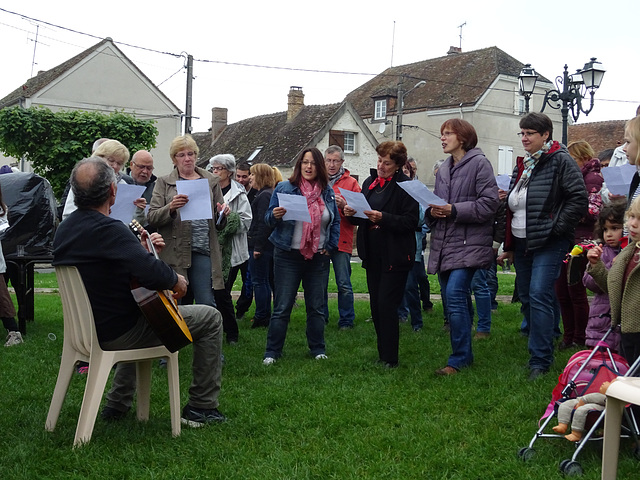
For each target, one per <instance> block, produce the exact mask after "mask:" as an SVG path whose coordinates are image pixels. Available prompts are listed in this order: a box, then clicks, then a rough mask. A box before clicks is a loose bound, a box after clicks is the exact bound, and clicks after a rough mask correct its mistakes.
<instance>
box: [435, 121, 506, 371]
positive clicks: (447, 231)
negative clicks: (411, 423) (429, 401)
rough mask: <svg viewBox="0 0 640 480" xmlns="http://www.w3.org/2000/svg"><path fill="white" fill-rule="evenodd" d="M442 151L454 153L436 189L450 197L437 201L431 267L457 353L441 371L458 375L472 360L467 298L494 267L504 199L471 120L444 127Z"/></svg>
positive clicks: (438, 180)
mask: <svg viewBox="0 0 640 480" xmlns="http://www.w3.org/2000/svg"><path fill="white" fill-rule="evenodd" d="M440 140H441V141H442V150H443V151H444V153H446V154H449V155H450V156H449V158H447V159H446V160H445V161H444V163H443V164H442V166H441V167H440V168H439V169H438V173H437V174H436V185H435V189H434V193H435V194H436V195H437V196H439V197H440V198H442V199H443V200H445V201H446V202H447V204H446V205H431V206H430V207H429V208H428V209H427V212H426V221H427V224H428V225H429V228H430V229H431V250H430V254H429V265H428V269H427V270H428V272H429V273H432V274H436V273H437V274H438V278H439V280H440V288H441V292H442V296H443V299H446V310H447V311H446V316H447V319H448V320H449V325H450V338H451V350H452V353H451V355H450V356H449V359H448V361H447V365H446V366H445V367H444V368H441V369H438V370H436V374H437V375H454V374H456V373H457V372H458V371H459V370H460V369H461V368H463V367H467V366H469V365H471V363H472V362H473V353H472V351H471V327H472V325H473V322H472V318H471V314H470V312H469V306H468V303H467V297H468V295H469V290H470V288H471V280H472V279H473V275H474V273H475V272H476V270H477V269H479V268H483V269H486V268H488V267H489V266H491V263H492V261H493V258H494V253H493V220H494V217H495V214H496V210H497V209H498V204H499V203H500V201H499V199H498V186H497V185H496V179H495V177H494V176H493V168H492V167H491V163H490V162H489V160H487V158H486V157H485V156H484V154H483V153H482V150H480V149H479V148H476V144H477V143H478V135H477V134H476V131H475V129H474V128H473V126H472V125H471V124H470V123H469V122H467V121H466V120H462V119H459V118H454V119H451V120H447V121H446V122H444V123H443V124H442V126H441V127H440Z"/></svg>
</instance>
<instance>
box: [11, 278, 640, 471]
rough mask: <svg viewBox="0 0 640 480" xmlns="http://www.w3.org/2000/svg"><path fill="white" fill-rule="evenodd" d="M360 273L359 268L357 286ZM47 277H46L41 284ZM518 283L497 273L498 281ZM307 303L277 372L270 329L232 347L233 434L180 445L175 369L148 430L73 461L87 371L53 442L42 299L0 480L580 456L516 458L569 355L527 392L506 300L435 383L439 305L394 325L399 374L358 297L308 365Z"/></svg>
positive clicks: (244, 325) (100, 428)
mask: <svg viewBox="0 0 640 480" xmlns="http://www.w3.org/2000/svg"><path fill="white" fill-rule="evenodd" d="M361 273H362V271H361V268H360V267H359V266H354V279H356V280H354V284H355V283H356V282H359V280H357V277H358V276H359V275H361ZM46 275H49V274H42V277H41V276H40V274H39V275H37V276H36V277H37V279H38V280H37V282H39V281H40V280H42V279H45V277H46ZM512 277H513V275H500V276H499V278H500V282H501V284H502V283H503V282H507V281H508V280H511V279H512ZM433 280H434V281H432V282H431V285H432V290H433V291H437V281H435V279H433ZM358 285H359V286H358V287H357V289H364V290H365V291H366V286H365V285H361V284H359V283H358ZM54 286H55V285H54ZM502 288H503V287H502V286H501V289H502ZM510 288H512V286H511V287H506V288H505V289H504V292H505V293H504V294H510V290H509V289H510ZM300 303H301V306H300V307H298V308H296V309H294V312H293V315H292V318H291V324H290V328H289V334H288V337H287V343H286V345H285V350H284V356H283V358H282V359H281V360H280V361H279V362H278V363H276V364H275V365H273V366H271V367H264V366H263V365H262V363H261V360H262V355H263V352H264V346H265V338H266V330H264V329H257V330H252V329H250V324H249V322H248V321H247V320H243V321H240V323H239V325H240V342H239V344H238V345H236V346H233V347H229V346H225V348H224V354H225V358H226V363H225V366H224V370H223V386H222V394H221V397H220V401H221V405H220V409H221V411H222V412H223V413H225V415H227V416H228V417H229V421H228V422H227V423H225V424H222V425H215V426H210V427H207V428H203V429H199V430H191V429H187V428H185V429H183V431H182V435H181V436H180V437H178V438H172V437H171V427H170V421H169V404H168V393H167V385H166V383H167V382H166V373H165V371H164V370H161V369H160V368H159V367H157V366H156V367H154V372H153V386H152V394H151V418H150V420H149V422H147V423H138V422H137V421H136V420H135V415H133V414H130V415H128V416H127V417H126V418H125V419H123V420H122V421H120V422H117V423H113V424H107V423H104V422H103V421H101V420H100V419H98V420H97V422H96V426H95V429H94V432H93V438H92V440H91V443H89V444H88V445H86V446H85V447H83V448H81V449H76V450H73V449H72V448H71V446H72V442H73V436H74V432H75V428H76V422H77V419H78V413H79V408H80V403H81V401H82V394H83V388H84V382H85V381H86V376H80V375H74V378H73V381H72V383H71V387H70V390H69V392H68V394H67V399H66V402H65V404H64V406H63V409H62V412H61V415H60V419H59V421H58V425H57V428H56V430H55V431H54V432H53V433H49V432H45V430H44V422H45V418H46V416H47V411H48V408H49V402H50V400H51V394H52V392H53V388H54V385H55V381H56V377H57V371H58V367H59V361H60V353H61V351H62V337H63V331H62V310H61V306H60V300H59V297H58V296H57V295H55V294H48V295H47V294H39V295H36V301H35V317H36V320H35V322H33V323H30V324H29V325H28V336H27V337H26V342H25V343H24V344H23V345H20V346H16V347H11V348H6V349H3V351H2V367H1V368H2V381H1V382H0V392H1V395H2V396H1V398H2V416H0V426H1V428H2V432H3V435H2V438H3V442H2V445H3V455H2V456H1V460H0V472H1V475H2V478H7V479H33V478H65V479H67V478H68V479H81V478H82V479H84V478H92V479H94V478H98V479H103V478H104V479H119V478H131V479H138V478H145V479H146V478H149V479H175V478H185V479H186V478H188V479H210V478H214V479H274V480H275V479H394V480H395V479H417V478H426V479H460V480H468V479H532V480H543V479H544V480H548V479H553V478H561V477H562V475H561V474H560V472H559V471H558V464H559V462H560V461H561V460H564V459H567V458H570V457H571V455H572V454H573V452H574V447H573V445H572V444H570V443H569V442H567V441H566V440H564V439H562V440H560V439H540V440H539V441H538V442H537V443H536V445H535V449H536V456H535V457H534V458H533V459H532V460H531V461H529V462H527V463H524V462H522V461H521V460H520V459H518V458H517V451H518V449H519V448H521V447H523V446H526V445H527V444H528V443H529V442H530V440H531V438H532V437H533V435H534V433H535V431H536V429H537V421H538V419H539V417H540V415H541V414H542V413H543V412H544V410H545V408H546V405H547V403H548V402H549V400H550V395H551V391H552V389H553V387H554V386H555V384H556V382H557V376H558V375H559V374H560V372H561V371H562V369H563V367H564V365H565V364H566V361H567V359H568V358H569V356H570V355H571V353H572V352H562V353H559V354H558V355H557V358H556V362H555V365H554V367H553V370H552V372H551V373H550V374H549V375H547V376H545V377H543V378H541V379H539V380H538V381H536V382H534V383H530V382H528V381H527V380H526V376H527V370H526V369H525V365H526V362H527V359H528V354H527V342H526V339H525V338H523V337H521V336H520V335H519V331H518V328H519V323H520V315H519V305H511V304H501V305H500V307H499V310H498V312H497V313H496V314H495V315H494V317H493V325H492V336H491V338H489V339H488V340H485V341H479V342H474V355H475V363H474V365H473V366H472V367H471V368H468V369H465V370H463V371H462V372H461V373H460V374H458V375H456V376H454V377H450V378H439V377H436V376H435V375H434V373H433V372H434V370H435V369H437V368H440V367H442V366H444V365H445V363H446V359H447V356H448V354H449V351H450V345H449V338H448V334H447V333H445V332H443V331H442V329H441V327H442V308H441V304H440V303H439V302H438V303H436V306H435V309H434V311H433V312H431V313H429V314H424V321H425V328H424V329H423V330H422V331H421V332H419V333H414V332H412V331H411V328H410V326H409V325H408V324H402V325H401V337H400V366H399V367H398V368H397V369H394V370H386V369H383V368H381V367H379V366H378V365H376V363H375V360H376V359H377V354H376V349H375V333H374V330H373V325H372V324H371V323H368V322H365V319H367V318H368V317H369V308H368V304H367V302H365V301H358V302H356V327H355V328H354V329H353V330H351V331H338V329H337V327H336V314H337V304H336V301H335V300H330V312H331V318H332V320H331V323H330V325H329V326H328V327H327V330H326V344H327V354H328V356H329V359H328V360H327V361H324V362H318V361H315V360H313V359H311V358H309V356H308V355H307V348H306V341H305V336H304V330H305V326H304V318H305V314H304V305H303V303H302V302H300ZM251 313H252V311H250V312H249V315H247V316H246V317H245V318H251ZM50 334H53V335H50ZM53 338H55V339H54V340H52V339H53ZM191 355H192V348H191V347H186V348H185V349H183V350H182V351H181V353H180V359H181V360H180V375H181V377H180V382H181V392H182V404H183V405H184V403H186V401H187V396H188V388H189V383H190V380H191V374H190V357H191ZM600 450H601V443H599V442H593V443H591V444H589V445H588V446H587V448H586V449H585V450H584V451H583V452H582V454H581V456H580V457H579V461H580V463H581V464H582V467H583V469H584V471H585V475H584V476H583V477H582V478H584V479H597V478H600V462H601V454H600ZM619 465H620V466H619V478H628V479H632V478H636V477H637V472H638V463H637V460H635V459H634V458H633V457H632V455H631V449H630V447H629V444H628V442H625V441H623V444H622V447H621V454H620V463H619Z"/></svg>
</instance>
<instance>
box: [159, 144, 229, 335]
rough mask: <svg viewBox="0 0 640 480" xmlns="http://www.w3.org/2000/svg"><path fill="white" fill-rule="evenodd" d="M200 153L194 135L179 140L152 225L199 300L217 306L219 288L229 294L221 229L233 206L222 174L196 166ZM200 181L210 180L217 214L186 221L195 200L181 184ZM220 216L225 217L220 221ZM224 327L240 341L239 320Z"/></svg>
mask: <svg viewBox="0 0 640 480" xmlns="http://www.w3.org/2000/svg"><path fill="white" fill-rule="evenodd" d="M198 153H199V149H198V145H197V144H196V142H195V140H194V139H193V138H192V137H191V135H183V136H179V137H176V138H174V139H173V141H172V142H171V145H170V147H169V155H170V157H171V160H172V161H173V164H174V166H175V168H174V169H173V171H172V172H171V173H169V174H168V175H165V176H164V177H160V178H158V180H157V181H156V186H155V188H154V190H153V197H151V205H150V207H149V224H150V225H151V226H153V227H155V228H157V229H158V233H160V234H161V235H162V237H163V238H164V240H165V243H166V246H165V248H164V249H163V250H162V252H161V253H160V258H162V260H164V261H165V262H167V263H168V264H169V265H170V266H171V267H172V268H173V269H174V270H175V271H176V272H178V273H179V274H181V275H183V276H185V277H186V278H187V280H188V281H189V289H190V290H191V292H192V294H193V298H194V299H195V302H196V303H198V304H201V305H210V306H212V307H216V306H217V305H216V297H215V296H214V290H216V291H224V292H226V290H225V288H224V280H223V278H222V257H221V254H220V245H219V243H218V231H219V230H222V229H223V228H224V227H225V226H226V224H227V222H226V216H227V214H228V213H229V207H227V205H226V204H225V203H224V197H223V196H222V190H221V189H220V185H219V179H218V177H216V176H214V175H213V174H211V173H209V172H207V171H206V170H204V169H203V168H200V167H197V166H196V162H197V159H198ZM199 179H205V180H207V182H208V189H209V195H210V198H211V210H212V212H213V218H211V219H200V220H184V221H183V220H182V218H181V214H180V211H181V209H182V207H184V206H185V205H186V204H187V203H188V202H189V196H188V195H186V194H179V193H178V189H177V182H179V181H185V180H187V181H192V180H199ZM220 216H223V218H222V219H219V217H220ZM234 324H235V319H234ZM223 326H224V331H225V333H226V334H227V340H228V341H229V340H233V339H234V334H235V339H237V330H238V326H237V324H236V325H235V329H233V326H232V325H228V324H227V322H225V324H224V325H223Z"/></svg>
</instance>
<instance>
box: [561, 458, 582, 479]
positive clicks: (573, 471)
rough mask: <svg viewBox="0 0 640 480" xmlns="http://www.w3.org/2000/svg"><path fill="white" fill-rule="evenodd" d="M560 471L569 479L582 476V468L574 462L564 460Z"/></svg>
mask: <svg viewBox="0 0 640 480" xmlns="http://www.w3.org/2000/svg"><path fill="white" fill-rule="evenodd" d="M560 471H561V472H562V473H564V474H565V475H567V476H568V477H571V476H574V475H582V466H581V465H580V464H579V463H578V462H575V461H573V460H563V461H562V462H560Z"/></svg>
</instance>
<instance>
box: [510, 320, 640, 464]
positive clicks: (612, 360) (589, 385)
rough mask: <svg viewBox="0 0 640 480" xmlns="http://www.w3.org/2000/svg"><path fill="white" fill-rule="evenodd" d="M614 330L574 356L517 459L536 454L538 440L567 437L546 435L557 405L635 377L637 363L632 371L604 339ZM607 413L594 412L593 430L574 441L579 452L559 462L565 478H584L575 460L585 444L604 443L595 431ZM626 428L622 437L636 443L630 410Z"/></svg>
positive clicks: (589, 418)
mask: <svg viewBox="0 0 640 480" xmlns="http://www.w3.org/2000/svg"><path fill="white" fill-rule="evenodd" d="M610 332H611V330H609V331H608V332H607V333H606V334H605V335H604V337H603V338H602V340H600V342H598V344H597V346H596V347H595V348H594V349H593V350H582V351H580V352H577V353H575V354H574V355H573V356H572V357H571V358H570V359H569V361H568V362H567V366H566V367H565V369H564V370H563V372H562V373H561V374H560V376H559V377H558V384H557V385H556V386H555V388H554V389H553V392H552V394H551V402H550V403H549V405H548V406H547V409H546V411H545V413H544V415H543V416H542V418H540V420H539V421H538V425H539V428H538V431H537V432H536V433H535V435H534V437H533V439H532V440H531V442H530V443H529V446H528V447H523V448H521V449H520V450H519V451H518V456H519V457H520V458H521V459H522V460H524V461H528V460H530V459H531V458H533V456H534V455H535V450H534V449H533V444H534V443H535V442H536V440H538V438H564V435H561V434H557V433H555V432H552V433H545V429H546V428H547V426H548V425H549V423H551V420H552V419H553V417H554V416H556V415H557V413H558V406H559V405H560V404H561V403H562V402H563V401H565V400H568V399H571V398H576V397H579V396H582V395H586V394H587V393H592V392H597V391H598V390H599V389H600V386H601V385H602V384H603V383H604V382H610V381H611V380H613V379H614V378H616V377H618V376H621V375H624V376H626V375H632V374H633V372H634V371H635V369H636V367H637V364H638V363H640V362H636V364H634V365H633V367H632V368H629V364H628V363H627V361H626V360H625V359H624V358H623V357H621V356H620V355H618V354H616V353H613V352H612V351H611V350H610V349H609V346H608V345H607V344H606V343H605V340H606V338H607V336H608V335H609V333H610ZM604 414H605V411H593V412H591V413H589V415H588V417H587V426H588V425H591V428H590V429H589V430H588V431H587V432H585V433H584V435H583V437H582V438H581V439H580V440H579V441H577V442H575V446H576V451H575V452H574V454H573V456H572V457H571V458H570V459H566V460H563V461H561V462H560V466H559V468H560V471H561V472H562V473H564V474H566V475H581V474H582V466H581V465H580V463H579V462H577V461H576V457H577V456H578V454H579V453H580V452H581V451H582V449H583V447H584V445H585V444H586V442H587V441H589V440H602V436H596V431H597V430H598V428H599V427H600V426H601V425H603V420H604ZM625 418H626V420H627V421H626V427H625V428H624V429H623V432H624V433H623V438H626V437H633V438H634V439H635V440H636V441H637V437H638V426H637V424H636V421H635V418H634V417H633V413H632V412H631V411H630V409H626V410H625Z"/></svg>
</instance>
